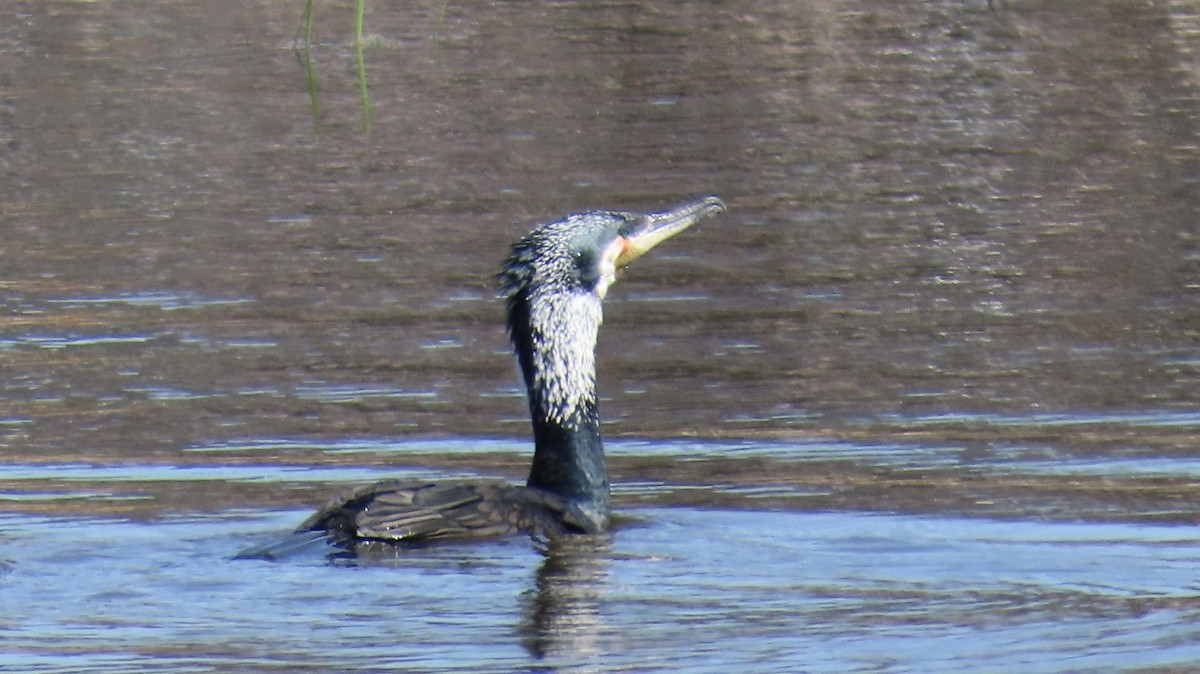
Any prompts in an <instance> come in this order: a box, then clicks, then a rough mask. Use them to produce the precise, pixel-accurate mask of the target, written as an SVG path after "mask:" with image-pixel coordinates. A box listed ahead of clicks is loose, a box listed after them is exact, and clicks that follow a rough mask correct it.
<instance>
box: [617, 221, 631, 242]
mask: <svg viewBox="0 0 1200 674" xmlns="http://www.w3.org/2000/svg"><path fill="white" fill-rule="evenodd" d="M617 234H620V235H621V237H622V238H626V239H628V238H629V235H630V234H633V223H632V222H629V221H626V222H625V224H623V225H621V226H620V227H619V228H618V229H617Z"/></svg>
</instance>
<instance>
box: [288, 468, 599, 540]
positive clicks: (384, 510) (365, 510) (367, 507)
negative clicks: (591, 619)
mask: <svg viewBox="0 0 1200 674" xmlns="http://www.w3.org/2000/svg"><path fill="white" fill-rule="evenodd" d="M568 510H569V506H568V505H567V504H566V503H565V502H564V500H563V499H561V498H558V497H555V496H554V495H552V494H548V493H546V492H543V491H540V490H536V489H528V488H525V487H518V486H515V485H512V484H509V483H507V482H505V481H503V480H482V481H472V482H454V481H450V482H440V483H434V482H412V481H404V480H389V481H385V482H379V483H376V484H373V485H369V486H366V487H362V488H359V489H356V490H355V491H353V492H350V493H349V494H346V495H344V496H342V497H340V498H337V499H334V500H333V501H331V502H330V503H329V504H327V505H326V506H325V507H324V508H321V509H320V510H319V511H317V513H316V514H314V515H313V516H312V517H310V518H308V520H307V521H305V522H304V523H303V524H301V525H300V526H299V527H298V528H297V531H306V530H309V531H311V530H324V531H328V532H329V533H330V535H332V536H333V537H334V539H335V540H339V541H343V542H345V541H350V540H361V539H368V540H378V541H389V542H421V541H433V540H439V539H452V538H458V539H461V538H490V537H496V536H510V535H513V534H517V533H527V534H535V535H550V534H557V533H566V532H569V531H575V530H577V529H578V527H576V526H575V525H574V524H572V523H570V522H568V521H567V520H569V519H574V518H573V517H569V516H565V513H566V512H567V511H568Z"/></svg>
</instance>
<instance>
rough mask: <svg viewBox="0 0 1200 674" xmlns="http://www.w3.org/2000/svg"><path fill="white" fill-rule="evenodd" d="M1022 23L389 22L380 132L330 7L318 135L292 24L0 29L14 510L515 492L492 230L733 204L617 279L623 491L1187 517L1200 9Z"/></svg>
mask: <svg viewBox="0 0 1200 674" xmlns="http://www.w3.org/2000/svg"><path fill="white" fill-rule="evenodd" d="M997 4H998V5H1000V6H999V7H998V8H997V11H989V10H988V6H987V3H986V2H984V1H983V0H979V1H977V2H976V1H972V0H963V1H959V0H944V1H936V2H895V3H875V2H838V3H829V2H823V1H816V0H814V1H812V2H773V1H771V0H758V1H755V2H751V3H740V4H739V3H734V4H730V3H692V2H682V3H674V4H671V5H657V4H645V3H636V2H634V3H609V2H599V3H597V2H589V3H581V2H555V3H540V2H534V3H500V4H495V3H483V2H474V1H467V2H451V3H446V4H445V7H444V9H445V13H444V16H442V9H443V8H442V6H441V3H436V2H433V3H426V4H421V3H399V4H388V3H375V4H372V6H371V8H370V12H369V14H368V17H367V29H368V32H369V33H371V34H372V37H371V40H370V42H369V44H368V47H367V62H368V74H369V78H370V85H371V95H372V99H373V101H374V106H375V107H374V124H373V129H372V132H371V133H370V134H362V133H361V132H360V131H359V112H360V111H359V109H358V107H357V106H358V92H357V83H356V82H355V80H354V65H353V53H352V49H351V47H350V46H349V44H348V42H347V36H348V35H349V33H350V25H351V24H350V17H349V15H348V13H347V12H348V10H347V9H346V8H344V7H335V6H332V5H331V6H328V7H326V6H321V5H320V3H318V8H317V11H318V15H317V26H318V34H317V40H318V44H317V45H316V46H315V49H314V52H313V54H314V59H315V61H314V68H315V73H316V77H317V79H318V85H319V88H320V93H321V102H322V109H323V111H324V117H323V118H322V119H320V120H314V119H313V117H312V116H311V113H310V106H309V100H308V92H307V91H306V89H305V83H304V77H303V73H302V72H301V70H300V68H299V66H298V65H297V62H296V59H295V55H294V53H293V51H292V49H291V38H292V35H293V32H294V30H295V26H296V24H297V22H298V15H299V11H300V7H298V6H296V3H287V2H251V3H219V4H214V3H211V2H209V3H201V2H195V1H194V0H187V1H184V2H173V3H168V4H162V3H150V2H146V1H144V0H129V1H125V2H116V3H73V2H38V3H15V4H12V5H10V6H7V7H4V8H2V9H0V12H2V13H3V15H4V18H3V19H0V54H3V58H0V231H2V232H3V236H2V237H0V304H2V305H3V308H4V312H3V317H2V318H0V382H2V386H3V388H2V389H0V447H2V448H3V459H2V461H0V509H3V510H5V511H9V512H14V513H18V514H27V513H45V514H48V515H53V516H60V515H61V516H65V517H67V518H77V517H80V516H82V515H87V514H114V515H122V516H128V517H132V518H135V519H136V520H139V521H140V520H142V519H143V518H145V519H148V520H151V521H157V520H159V519H160V518H162V517H164V516H167V515H168V514H170V513H192V514H194V513H222V512H227V511H228V510H229V509H231V508H251V509H256V508H299V507H307V505H309V504H312V503H316V502H319V501H321V500H323V499H324V497H325V496H326V495H327V494H328V492H329V491H330V490H333V489H336V488H338V487H339V486H341V485H343V484H345V483H350V482H354V481H357V480H361V479H373V478H374V477H375V476H377V475H378V474H393V473H394V474H406V473H407V472H413V473H414V474H439V475H440V474H444V473H447V472H449V473H454V474H458V473H475V472H479V473H487V474H497V475H506V476H510V477H512V478H514V479H518V478H520V477H521V476H522V474H523V473H524V471H525V469H526V466H527V463H526V462H527V460H528V459H527V441H526V440H525V437H526V435H527V428H526V426H527V423H528V422H527V420H526V419H525V407H524V402H523V400H522V398H521V393H520V391H519V389H518V388H517V378H516V376H515V373H514V370H513V366H512V363H511V357H510V355H509V354H508V352H507V347H506V339H505V336H504V333H503V316H502V313H501V312H502V308H501V306H500V304H499V303H498V302H497V301H496V300H495V299H494V295H495V290H494V280H493V279H494V274H495V272H496V270H497V268H498V264H499V262H500V260H501V259H502V257H503V254H504V251H505V247H506V245H507V244H508V242H509V241H511V240H512V239H514V238H515V237H517V236H519V235H521V234H523V233H524V232H525V231H526V230H527V229H528V228H529V227H530V225H531V224H532V223H534V222H537V221H539V220H545V219H548V218H552V217H556V216H557V215H559V214H561V213H564V212H567V211H570V210H576V209H580V208H585V207H593V206H603V207H621V208H654V207H658V206H661V205H663V204H666V203H673V202H675V201H678V200H679V199H682V198H686V197H690V196H694V195H698V194H705V193H717V194H720V195H721V196H722V197H723V198H724V199H725V200H726V202H727V203H728V204H729V207H730V211H729V213H728V215H727V216H725V217H724V218H722V219H721V220H720V221H713V222H710V223H705V225H704V226H702V227H699V228H696V229H695V230H694V231H689V232H687V233H685V234H684V235H681V236H680V237H678V239H677V240H673V241H672V242H671V243H670V245H669V246H668V247H667V248H664V249H663V250H661V251H656V252H655V255H654V256H653V259H647V260H644V261H642V262H641V263H639V264H638V265H637V266H636V267H635V268H634V269H631V270H630V272H629V273H628V274H627V275H626V277H625V278H624V279H623V280H622V281H621V282H620V283H618V284H617V285H616V286H615V287H614V288H613V290H612V292H611V293H610V295H609V300H608V306H607V309H606V311H607V313H606V324H605V326H604V330H603V331H602V335H601V346H600V354H599V362H600V368H601V371H600V389H601V392H602V395H603V397H604V401H603V410H602V412H603V415H604V417H605V418H606V420H607V425H606V432H607V434H608V436H609V437H610V438H612V439H613V440H614V443H613V448H614V456H613V460H612V468H613V473H614V479H615V481H616V486H617V493H616V497H617V501H618V505H619V506H622V507H625V508H637V507H644V508H647V509H654V508H663V507H664V506H686V507H687V508H692V507H700V508H713V507H721V508H733V509H736V510H741V511H744V512H745V513H747V515H746V516H747V517H748V518H753V517H761V518H762V520H761V521H762V522H764V523H765V522H767V520H768V519H770V518H768V517H767V515H766V511H769V510H773V511H779V512H780V513H788V515H787V516H788V517H800V516H801V515H802V514H804V515H807V514H811V513H850V514H855V513H877V512H884V513H907V514H914V515H919V516H922V517H934V518H938V517H944V518H948V517H957V516H970V517H981V518H991V519H996V520H1005V521H1012V522H1022V523H1025V524H1027V525H1034V524H1037V523H1042V522H1045V521H1047V520H1050V521H1058V522H1064V521H1065V522H1074V521H1082V522H1098V521H1105V522H1117V523H1120V522H1133V523H1143V524H1145V523H1175V524H1180V523H1183V524H1194V523H1195V522H1196V521H1197V520H1198V519H1200V506H1198V505H1197V502H1198V501H1197V498H1196V494H1197V480H1198V476H1200V468H1198V467H1197V458H1198V454H1200V445H1198V442H1197V438H1198V437H1200V393H1198V392H1200V320H1198V318H1197V317H1198V316H1200V230H1198V229H1197V223H1198V222H1200V189H1198V187H1200V112H1198V110H1200V96H1198V92H1200V15H1198V14H1197V12H1196V8H1195V7H1194V5H1193V4H1192V3H1188V2H1181V1H1173V2H1158V3H1145V2H1133V1H1131V0H1111V1H1105V2H1046V1H1041V0H1026V1H1018V0H1012V1H1010V2H1006V3H997ZM480 438H501V440H497V441H491V440H480ZM426 441H429V442H428V444H422V443H424V442H426ZM188 471H196V472H188ZM306 471H309V472H307V473H306ZM322 471H330V472H328V473H326V472H322ZM304 475H307V477H303V476H304ZM667 510H669V508H667ZM701 512H703V510H701ZM777 516H778V517H784V516H783V515H777ZM699 519H700V520H702V519H703V518H699ZM772 521H775V520H772ZM787 521H789V522H791V521H792V520H787ZM221 525H222V526H223V527H225V528H227V529H228V528H230V527H233V529H236V528H237V527H236V525H231V524H230V523H229V522H228V521H224V522H222V524H221ZM714 526H715V525H714ZM763 526H767V525H766V524H764V525H763ZM1081 526H1082V525H1081ZM13 527H14V528H11V529H9V531H10V532H11V534H6V535H12V536H15V537H17V538H21V537H22V536H29V535H33V532H32V531H26V530H23V529H22V528H21V527H19V526H15V525H13ZM647 535H649V536H650V537H651V539H652V540H657V539H654V536H655V535H656V533H655V530H654V529H653V527H651V528H650V532H649V533H648V534H647ZM747 539H751V540H752V539H753V536H750V535H747ZM939 540H940V539H939ZM217 547H220V546H217ZM231 547H233V548H236V547H237V546H231ZM736 547H737V546H734V549H736ZM1149 549H1155V548H1154V545H1153V544H1148V550H1149ZM809 552H810V553H811V552H812V551H811V550H809ZM1143 552H1145V554H1147V555H1150V554H1151V553H1150V552H1148V551H1143ZM679 554H685V553H682V552H681V553H679ZM1131 557H1136V554H1132V553H1131ZM844 561H845V560H842V562H844ZM980 563H981V564H982V563H983V562H980ZM18 568H19V566H18ZM714 568H722V567H720V565H716V566H715V567H714ZM917 575H919V574H917ZM967 585H968V586H969V585H970V583H967ZM1050 585H1051V586H1052V587H1051V590H1053V589H1055V588H1053V583H1051V584H1050ZM835 589H836V591H837V592H839V593H842V595H841V596H849V595H851V594H854V593H853V591H852V590H853V589H854V588H852V587H849V586H838V587H837V588H835ZM1057 589H1061V588H1057ZM1176 589H1177V590H1179V588H1176ZM885 590H886V588H885ZM976 590H979V588H973V589H971V588H968V590H966V592H968V593H969V592H971V591H976ZM1190 590H1191V591H1194V588H1190ZM873 591H874V590H869V591H867V592H868V594H869V593H870V592H873ZM980 591H981V590H980ZM1179 591H1180V593H1182V594H1183V595H1187V594H1188V591H1189V590H1187V589H1186V588H1185V589H1183V590H1179ZM1002 592H1007V590H1003V591H1002ZM1146 593H1150V594H1152V592H1151V591H1149V590H1147V592H1146ZM1146 593H1142V594H1137V593H1135V594H1137V597H1135V598H1134V601H1135V603H1136V601H1138V597H1142V598H1144V595H1145V594H1146ZM1193 594H1194V592H1193ZM919 596H921V597H926V598H928V595H925V594H921V595H919ZM980 596H982V595H980ZM1043 596H1044V595H1042V594H1040V593H1035V594H1034V595H1033V598H1032V599H1030V598H1024V599H1021V600H1020V601H1018V602H1017V604H1018V605H1020V606H1028V605H1040V604H1038V602H1039V601H1041V599H1040V598H1041V597H1043ZM1172 596H1174V595H1172ZM930 601H933V604H931V606H933V607H934V608H932V609H930V610H931V611H932V612H934V613H936V611H937V606H939V604H937V602H936V601H934V600H930ZM1172 601H1174V600H1172ZM1183 603H1184V604H1186V603H1187V602H1186V601H1184V602H1183ZM852 605H853V606H859V605H858V604H852ZM1176 605H1177V604H1176ZM965 606H967V608H968V609H970V610H974V608H975V607H977V605H976V604H970V603H968V604H965ZM905 610H907V608H906V609H905ZM1018 612H1019V611H1018ZM1067 613H1069V611H1068V612H1067ZM634 614H635V615H636V611H635V612H634ZM1023 615H1024V614H1023ZM1158 615H1161V614H1158ZM610 617H611V616H610ZM614 629H619V628H614ZM814 629H816V630H817V631H818V632H819V631H820V629H819V628H814ZM1022 636H1024V637H1027V636H1028V635H1021V634H1017V635H1015V636H1014V638H1017V637H1022ZM1018 640H1019V639H1018ZM1065 643H1073V642H1071V639H1070V638H1065ZM1138 643H1140V644H1141V645H1142V646H1145V644H1144V643H1141V642H1138ZM893 645H894V644H893ZM918 655H919V654H916V655H914V656H913V657H914V658H916V659H918V660H919V657H917V656H918ZM364 657H365V656H364ZM881 657H882V656H881ZM880 662H886V658H885V657H884V658H883V659H882V660H880ZM1167 662H1168V664H1169V662H1173V661H1167ZM442 664H444V663H442ZM843 664H844V663H843ZM1024 664H1028V663H1024ZM1143 664H1145V663H1143ZM1155 664H1163V663H1162V662H1157V663H1156V662H1150V663H1149V665H1155ZM435 668H436V667H435ZM1028 669H1033V668H1028ZM841 671H846V670H845V669H844V668H843V669H842V670H841ZM928 671H933V670H928Z"/></svg>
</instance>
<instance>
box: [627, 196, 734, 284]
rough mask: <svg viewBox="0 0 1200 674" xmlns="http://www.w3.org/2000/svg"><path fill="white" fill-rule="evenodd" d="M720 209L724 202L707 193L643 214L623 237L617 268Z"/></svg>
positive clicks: (723, 209)
mask: <svg viewBox="0 0 1200 674" xmlns="http://www.w3.org/2000/svg"><path fill="white" fill-rule="evenodd" d="M724 211H725V203H724V202H722V201H721V200H720V199H719V198H717V197H715V196H707V197H704V198H703V199H697V200H696V201H690V202H688V203H685V204H681V205H679V206H676V207H675V208H672V209H670V210H667V211H663V212H661V213H651V214H649V215H646V216H644V218H643V220H642V221H641V222H640V223H638V225H637V228H636V229H635V230H634V231H633V232H632V233H631V234H630V235H629V236H627V237H625V239H624V242H623V243H624V245H623V246H622V247H621V252H620V254H618V255H617V259H616V263H617V267H624V266H625V265H627V264H629V263H630V262H633V261H634V260H636V259H638V258H639V257H641V256H642V255H645V254H646V252H647V251H649V250H650V249H651V248H653V247H655V246H657V245H658V244H660V243H662V242H663V241H666V240H667V239H669V238H671V237H672V236H675V235H676V234H678V233H679V232H682V231H683V230H685V229H687V228H688V227H691V226H692V225H694V224H696V223H697V222H700V221H701V220H703V219H704V218H707V217H709V216H711V215H716V214H717V213H723V212H724Z"/></svg>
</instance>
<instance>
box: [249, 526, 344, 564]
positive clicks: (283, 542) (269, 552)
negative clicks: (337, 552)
mask: <svg viewBox="0 0 1200 674" xmlns="http://www.w3.org/2000/svg"><path fill="white" fill-rule="evenodd" d="M332 543H333V541H332V539H330V538H329V534H328V532H326V531H324V530H315V531H314V530H312V529H309V530H307V531H293V532H292V533H290V534H287V535H286V536H283V537H282V538H276V539H274V540H272V541H268V542H266V543H260V544H258V545H252V546H250V547H248V548H246V549H245V550H242V551H241V552H239V553H237V554H236V555H234V556H233V558H234V559H265V560H268V561H272V562H273V561H277V560H280V559H283V558H284V557H291V556H292V555H295V554H297V553H300V552H304V551H306V550H309V549H311V548H315V547H316V546H317V545H318V544H321V545H322V549H326V550H327V548H328V547H329V546H330V545H331V544H332Z"/></svg>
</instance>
